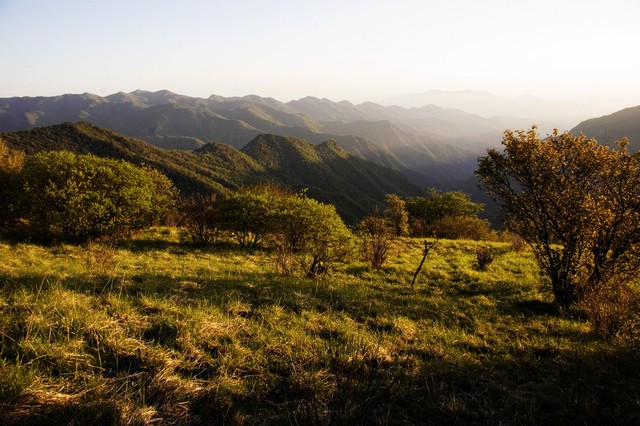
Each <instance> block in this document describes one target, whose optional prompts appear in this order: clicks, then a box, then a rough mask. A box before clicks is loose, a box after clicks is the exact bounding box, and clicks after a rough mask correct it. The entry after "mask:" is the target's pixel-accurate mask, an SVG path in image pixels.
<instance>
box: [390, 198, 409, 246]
mask: <svg viewBox="0 0 640 426" xmlns="http://www.w3.org/2000/svg"><path fill="white" fill-rule="evenodd" d="M384 201H385V203H386V207H385V209H384V216H385V219H386V220H387V223H388V225H389V226H390V227H391V229H393V233H394V235H395V236H396V237H401V236H404V235H408V234H409V214H408V213H407V209H406V203H405V201H404V200H403V199H402V198H400V197H399V196H398V195H396V194H387V195H385V197H384Z"/></svg>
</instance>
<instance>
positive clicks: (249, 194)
mask: <svg viewBox="0 0 640 426" xmlns="http://www.w3.org/2000/svg"><path fill="white" fill-rule="evenodd" d="M275 199H276V196H275V195H274V194H271V193H270V192H269V190H268V189H267V187H264V186H254V187H247V188H241V189H239V190H238V191H236V192H234V193H232V194H229V195H227V196H225V197H224V198H222V199H220V200H219V201H218V203H217V204H218V206H217V211H218V218H219V220H220V228H221V229H222V230H225V231H227V232H230V233H231V234H233V235H234V236H235V238H236V240H237V241H238V244H240V246H242V247H256V246H257V245H258V244H259V243H260V242H261V241H262V239H264V237H265V236H266V235H267V234H268V233H269V232H270V227H271V223H270V221H271V219H272V216H273V208H274V206H275Z"/></svg>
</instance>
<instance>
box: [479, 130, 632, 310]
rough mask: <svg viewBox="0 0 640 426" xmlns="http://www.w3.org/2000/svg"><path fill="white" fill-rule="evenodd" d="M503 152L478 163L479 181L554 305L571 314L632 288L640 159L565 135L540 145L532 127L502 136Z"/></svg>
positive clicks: (623, 149)
mask: <svg viewBox="0 0 640 426" xmlns="http://www.w3.org/2000/svg"><path fill="white" fill-rule="evenodd" d="M502 144H503V146H504V150H503V152H499V151H498V150H496V149H490V150H488V152H487V155H486V156H485V157H481V158H480V159H479V162H478V170H477V171H476V174H477V176H478V178H479V180H480V185H481V186H482V188H483V189H484V190H485V191H486V192H487V193H488V194H489V195H490V196H491V197H492V198H493V199H494V200H495V201H496V202H497V203H498V205H499V206H500V207H501V209H502V211H503V212H504V214H505V219H506V221H505V223H506V224H507V227H508V228H509V229H510V230H512V231H513V232H515V233H517V234H519V235H521V236H522V237H523V238H524V239H525V240H526V241H527V243H528V244H529V245H530V246H531V248H532V250H533V253H534V255H535V256H536V258H537V260H538V264H539V265H540V268H541V269H542V270H543V271H544V272H545V273H546V275H547V276H548V277H549V279H550V281H551V287H552V290H553V294H554V298H555V302H556V303H557V304H558V305H559V306H560V307H561V308H563V309H567V308H571V306H572V305H574V304H576V303H578V302H580V299H581V298H582V297H583V294H584V293H585V292H588V291H591V290H590V289H591V288H592V287H595V286H600V285H604V287H603V289H609V291H613V289H614V287H615V286H616V285H618V286H621V285H625V284H626V283H629V282H633V281H635V280H637V278H638V267H637V265H638V257H637V253H638V250H639V249H640V192H639V191H638V188H639V187H640V156H638V155H637V154H634V153H631V152H629V150H628V149H627V145H628V141H627V140H626V139H623V140H620V141H618V142H617V145H618V147H617V149H612V148H610V147H608V146H606V145H601V144H599V143H598V141H596V140H595V139H588V138H587V137H586V136H584V135H579V136H575V135H572V134H571V133H568V132H565V133H562V134H560V133H558V132H557V131H554V133H553V134H552V135H551V136H549V137H547V138H543V139H541V138H540V137H539V136H538V133H537V129H536V127H535V126H534V127H532V128H531V129H530V130H528V131H526V132H525V131H518V132H512V131H506V132H505V135H504V138H503V140H502ZM603 283H606V284H603ZM614 283H615V285H614ZM614 293H615V292H614Z"/></svg>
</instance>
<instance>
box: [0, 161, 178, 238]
mask: <svg viewBox="0 0 640 426" xmlns="http://www.w3.org/2000/svg"><path fill="white" fill-rule="evenodd" d="M8 174H9V175H10V177H9V178H8V179H6V180H3V182H4V184H3V200H4V201H3V204H7V203H11V205H9V206H8V207H7V210H5V212H6V214H7V215H8V217H6V218H5V220H4V222H5V223H4V227H3V228H4V232H5V233H10V234H13V235H14V236H18V237H20V238H29V239H33V240H38V241H43V242H55V241H57V242H63V241H67V242H76V243H81V242H86V241H89V240H92V239H97V238H117V237H121V236H123V235H126V234H128V233H130V232H132V231H135V230H139V229H144V228H146V227H148V226H149V225H151V224H153V223H156V222H158V221H159V220H161V219H162V218H163V216H164V215H165V214H166V213H167V212H168V211H169V210H171V209H172V208H173V206H174V201H175V196H176V191H175V189H174V187H173V184H172V183H171V181H170V180H169V179H168V178H167V177H166V176H164V175H163V174H162V173H160V172H158V171H157V170H155V169H151V168H148V167H136V166H134V165H132V164H130V163H127V162H125V161H122V160H112V159H107V158H100V157H96V156H93V155H76V154H73V153H71V152H67V151H58V152H53V151H52V152H42V153H39V154H36V155H33V156H31V157H28V158H27V159H26V160H25V161H24V164H23V165H21V167H19V168H18V167H14V168H13V170H11V171H10V172H8ZM5 193H11V194H12V195H13V196H12V197H10V198H9V197H7V196H6V195H5Z"/></svg>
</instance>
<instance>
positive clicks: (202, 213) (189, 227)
mask: <svg viewBox="0 0 640 426" xmlns="http://www.w3.org/2000/svg"><path fill="white" fill-rule="evenodd" d="M216 208H217V206H216V195H215V194H210V195H192V196H190V197H181V198H180V200H179V202H178V212H179V215H180V225H182V226H183V227H184V229H185V230H186V233H187V237H188V238H189V240H191V242H192V243H193V244H210V243H212V242H213V241H214V240H215V238H216V236H217V235H218V231H219V229H218V228H219V218H218V216H217V210H216Z"/></svg>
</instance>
